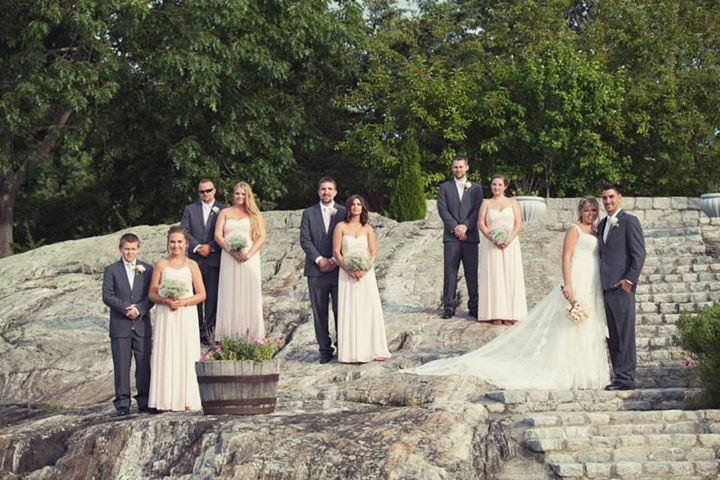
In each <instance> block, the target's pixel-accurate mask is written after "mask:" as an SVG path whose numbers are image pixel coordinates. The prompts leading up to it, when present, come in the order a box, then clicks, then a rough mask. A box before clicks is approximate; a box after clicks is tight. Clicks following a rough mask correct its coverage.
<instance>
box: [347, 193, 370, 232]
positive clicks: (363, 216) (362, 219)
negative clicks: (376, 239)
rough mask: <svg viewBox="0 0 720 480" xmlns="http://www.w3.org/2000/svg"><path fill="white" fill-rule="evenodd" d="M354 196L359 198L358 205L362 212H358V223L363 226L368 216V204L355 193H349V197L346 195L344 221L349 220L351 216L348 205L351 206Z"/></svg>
mask: <svg viewBox="0 0 720 480" xmlns="http://www.w3.org/2000/svg"><path fill="white" fill-rule="evenodd" d="M356 198H357V199H358V200H360V205H361V206H362V212H360V225H363V226H365V225H366V224H367V223H368V218H369V214H368V206H367V202H366V201H365V199H364V198H363V197H361V196H360V195H358V194H357V193H356V194H355V195H350V197H348V199H347V200H346V201H345V221H346V222H350V218H351V217H352V214H351V213H350V207H351V206H352V203H353V201H354V200H355V199H356Z"/></svg>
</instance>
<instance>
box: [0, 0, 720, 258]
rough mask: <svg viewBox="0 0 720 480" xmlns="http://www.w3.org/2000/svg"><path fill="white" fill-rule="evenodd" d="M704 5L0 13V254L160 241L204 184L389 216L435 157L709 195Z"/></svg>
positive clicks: (717, 111)
mask: <svg viewBox="0 0 720 480" xmlns="http://www.w3.org/2000/svg"><path fill="white" fill-rule="evenodd" d="M407 3H410V4H411V7H412V8H408V7H407ZM718 3H720V2H718V1H709V0H634V1H629V0H604V1H603V2H598V1H586V0H545V1H542V2H540V1H537V0H519V1H516V2H504V1H496V0H475V1H465V0H455V1H442V2H439V1H431V0H418V1H416V2H395V1H392V0H366V1H336V2H330V1H324V0H307V1H303V2H296V1H291V0H263V1H261V2H258V1H249V0H233V1H227V0H184V1H183V0H174V1H163V0H153V1H150V2H148V1H139V0H107V1H105V2H96V1H94V0H77V1H74V2H68V1H66V0H43V1H40V2H35V1H32V2H31V1H29V0H19V1H18V0H13V1H10V0H0V8H2V11H3V12H4V14H3V16H2V17H0V95H1V96H0V136H1V137H2V144H1V146H0V255H2V256H5V255H8V254H10V253H12V251H13V250H15V251H22V250H25V249H28V248H32V247H35V246H37V245H40V244H42V243H44V242H55V241H60V240H65V239H70V238H77V237H84V236H89V235H96V234H101V233H106V232H110V231H115V230H118V229H120V228H125V227H129V226H132V225H136V224H143V223H146V224H156V223H163V222H175V221H177V220H178V219H179V216H180V212H181V209H182V207H183V205H184V204H186V203H187V202H189V201H191V200H193V199H194V197H195V186H196V183H197V181H198V179H200V178H202V177H211V178H213V179H214V180H215V182H216V184H217V186H218V196H219V197H220V198H221V199H226V198H227V197H228V193H229V191H230V188H231V187H232V185H234V184H235V183H236V182H237V181H239V180H247V181H248V182H250V183H251V184H252V185H253V188H254V190H255V192H256V195H257V197H258V198H259V200H260V204H261V206H262V208H265V209H269V208H292V209H294V208H298V207H299V206H303V205H306V204H310V203H312V202H314V201H316V200H317V197H316V193H315V182H316V180H317V179H318V178H319V177H320V176H322V175H328V174H329V175H331V176H333V177H335V178H336V179H337V180H338V184H339V189H340V195H339V199H340V200H342V199H343V198H345V197H347V196H348V195H349V194H350V193H361V194H362V195H364V196H365V197H366V198H367V199H368V201H369V202H370V206H371V208H372V209H373V210H376V211H383V212H387V211H388V210H389V211H392V210H393V209H390V203H391V198H392V197H393V195H392V194H393V190H394V188H395V185H396V178H397V174H398V172H399V171H400V169H401V167H402V165H401V162H402V159H403V158H404V157H403V150H402V149H403V148H404V146H405V145H408V144H415V145H417V152H418V155H419V162H420V169H421V173H420V179H419V182H420V184H421V185H422V188H423V191H424V192H425V195H426V196H427V197H432V196H434V195H435V193H436V188H437V185H438V184H439V182H440V181H442V180H443V179H444V178H446V177H447V176H448V175H449V162H450V159H451V157H452V156H453V155H454V154H455V153H465V154H467V155H469V157H470V158H471V178H472V179H473V180H475V181H479V182H483V183H487V179H488V178H489V177H490V176H491V175H492V174H493V173H495V172H498V171H499V172H504V173H506V174H508V175H509V176H510V178H511V179H512V180H513V184H512V187H511V188H512V189H513V190H515V191H522V192H523V193H530V192H538V193H540V194H543V195H549V196H576V195H585V194H593V193H597V191H598V188H599V185H600V184H602V183H603V182H605V181H608V180H611V181H619V182H620V183H621V184H622V185H623V187H624V189H625V191H626V194H627V195H642V196H652V195H689V196H693V195H698V194H700V193H703V192H705V191H710V190H713V189H714V190H718V189H720V161H719V160H720V155H719V154H720V138H719V134H718V129H719V128H720V71H719V69H720V62H719V60H720V33H718V32H720V28H719V27H720V26H719V25H718V18H717V17H718V16H717V14H716V12H717V11H719V10H720V9H719V7H720V5H718Z"/></svg>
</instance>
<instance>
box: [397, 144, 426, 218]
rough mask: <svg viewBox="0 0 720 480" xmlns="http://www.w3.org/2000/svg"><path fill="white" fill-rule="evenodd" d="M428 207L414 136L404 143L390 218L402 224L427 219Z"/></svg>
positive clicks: (418, 152)
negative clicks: (407, 221)
mask: <svg viewBox="0 0 720 480" xmlns="http://www.w3.org/2000/svg"><path fill="white" fill-rule="evenodd" d="M426 212H427V206H426V205H425V193H424V191H423V183H422V171H421V170H420V151H419V150H418V146H417V142H415V139H414V138H413V137H412V136H408V138H407V139H406V140H405V142H404V143H403V146H402V149H401V151H400V170H399V171H398V174H397V178H396V180H395V188H394V189H393V190H392V192H391V194H390V207H389V214H390V217H392V218H394V219H395V220H398V221H400V222H403V221H406V220H420V219H422V218H425V213H426Z"/></svg>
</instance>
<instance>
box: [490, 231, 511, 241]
mask: <svg viewBox="0 0 720 480" xmlns="http://www.w3.org/2000/svg"><path fill="white" fill-rule="evenodd" d="M508 238H510V230H508V229H507V228H505V227H498V228H493V229H492V230H490V240H492V242H493V243H505V242H506V241H507V240H508Z"/></svg>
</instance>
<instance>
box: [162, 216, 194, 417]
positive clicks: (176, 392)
mask: <svg viewBox="0 0 720 480" xmlns="http://www.w3.org/2000/svg"><path fill="white" fill-rule="evenodd" d="M188 245H190V240H189V238H188V234H187V232H186V231H185V229H184V228H183V227H181V226H179V225H175V226H173V227H170V230H169V231H168V239H167V249H168V251H169V252H170V254H169V255H168V257H167V258H165V259H163V260H160V261H159V262H157V264H156V265H155V269H154V270H153V275H152V279H151V280H150V290H149V292H148V297H150V300H152V301H153V302H154V303H155V305H156V306H157V310H156V314H155V328H154V329H153V347H152V356H151V358H150V395H149V398H148V406H149V407H150V408H155V409H157V410H159V411H174V412H178V411H179V412H182V411H187V410H200V408H201V406H202V405H201V403H200V389H199V387H198V382H197V377H196V375H195V362H196V361H197V360H198V358H200V328H199V326H198V311H197V308H196V305H197V304H198V303H200V302H202V301H204V300H205V286H204V285H203V281H202V274H201V273H200V267H198V264H197V263H195V261H194V260H191V259H189V258H187V248H188ZM167 280H174V281H179V282H181V283H182V284H184V285H183V286H184V288H185V291H184V293H182V294H179V295H178V297H179V298H173V297H165V296H163V295H161V294H160V292H161V291H163V289H162V288H161V285H162V283H163V282H165V281H167ZM193 291H194V292H195V293H193Z"/></svg>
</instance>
